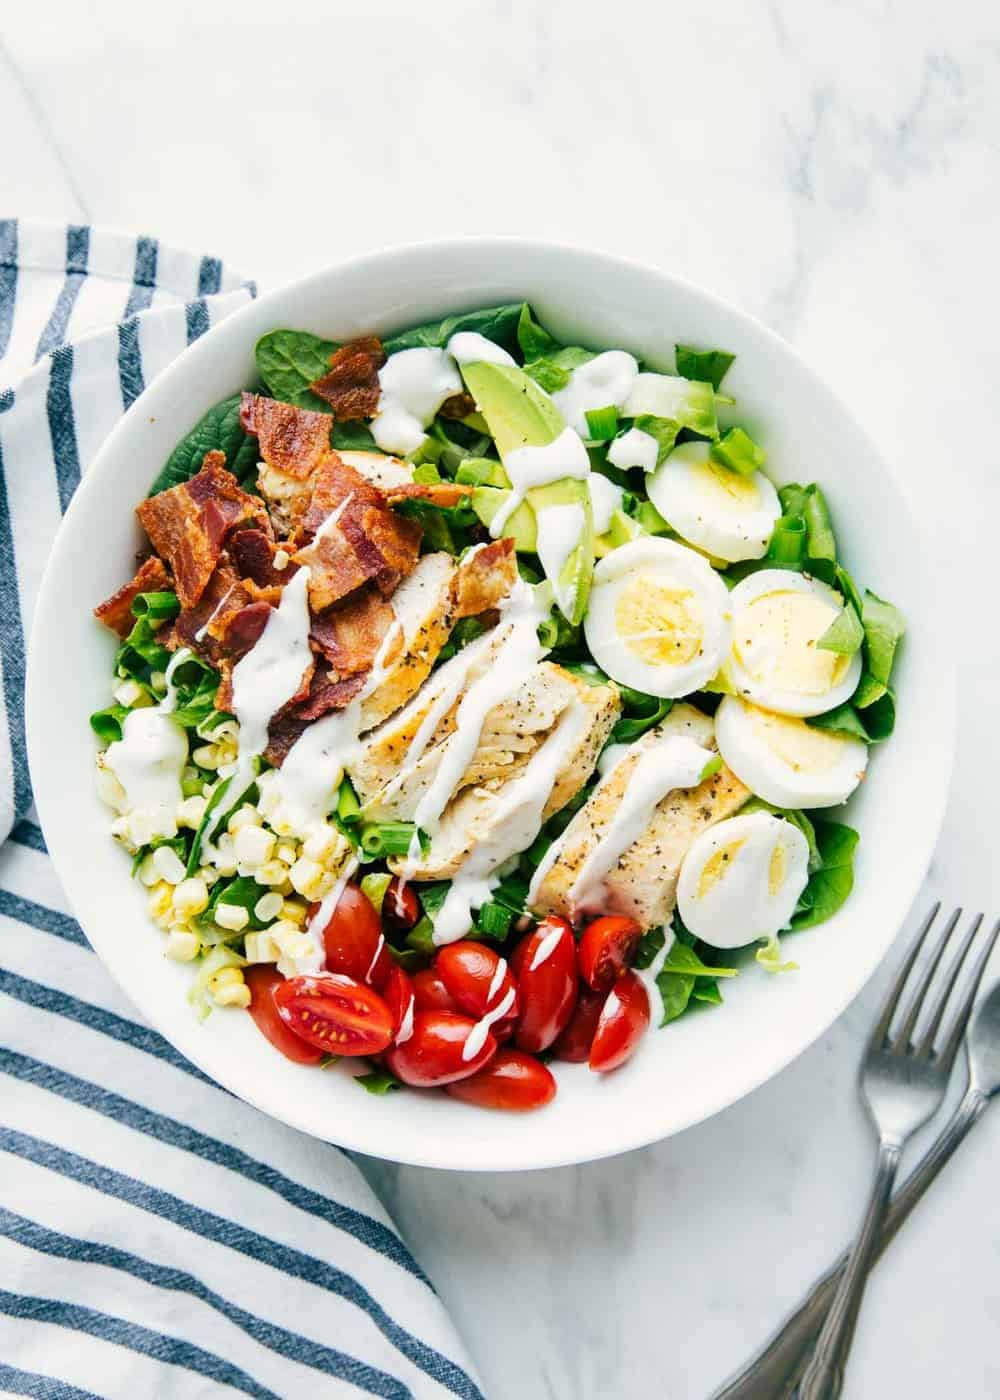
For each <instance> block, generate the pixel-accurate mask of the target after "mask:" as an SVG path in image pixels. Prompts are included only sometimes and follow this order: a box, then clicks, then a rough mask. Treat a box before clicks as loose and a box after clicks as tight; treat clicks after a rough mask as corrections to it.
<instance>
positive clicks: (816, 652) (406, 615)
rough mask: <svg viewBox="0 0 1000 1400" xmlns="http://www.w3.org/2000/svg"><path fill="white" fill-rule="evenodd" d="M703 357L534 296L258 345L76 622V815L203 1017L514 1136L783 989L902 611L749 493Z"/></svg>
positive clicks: (842, 844)
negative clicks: (86, 797)
mask: <svg viewBox="0 0 1000 1400" xmlns="http://www.w3.org/2000/svg"><path fill="white" fill-rule="evenodd" d="M733 358H734V357H733V356H732V355H730V354H728V353H727V352H725V351H723V350H718V349H711V348H696V347H691V346H687V345H682V344H678V345H676V346H675V350H674V364H673V365H672V366H671V368H670V370H669V371H664V370H661V369H657V368H654V367H653V366H651V365H647V364H643V363H642V362H641V361H640V360H639V359H638V358H637V357H636V356H634V355H633V354H631V353H629V352H628V351H625V350H620V349H610V350H594V349H590V348H584V347H581V346H576V345H567V344H563V343H561V342H560V341H558V340H557V339H556V338H555V337H554V336H553V335H552V334H551V333H550V332H549V331H548V330H547V329H546V328H545V327H544V326H543V325H542V323H541V322H540V321H539V319H538V318H537V317H536V315H535V313H534V311H533V310H532V308H531V307H530V306H529V305H528V304H526V303H519V304H513V305H505V306H500V307H491V308H487V309H485V310H479V311H473V312H470V313H466V314H464V315H459V316H453V317H449V318H448V319H446V320H444V321H441V322H438V323H435V324H432V325H425V326H419V327H417V328H416V329H414V330H410V331H407V332H404V333H402V334H398V335H395V336H391V337H389V338H387V339H386V340H384V341H383V340H381V339H379V338H378V337H376V336H374V335H371V336H366V337H363V338H361V339H358V340H355V341H352V342H350V343H348V344H337V343H334V342H331V341H325V340H323V339H321V338H319V337H317V336H315V335H312V334H309V333H306V332H302V331H296V330H285V329H279V330H275V331H272V332H270V333H269V334H267V335H265V336H264V337H263V338H262V339H261V340H260V342H259V343H258V345H257V350H256V359H257V370H258V377H259V383H258V384H257V385H255V386H254V387H253V388H252V389H248V390H247V391H245V392H242V393H239V394H236V395H234V396H232V397H231V398H229V399H226V400H225V401H223V402H222V403H220V404H218V405H216V406H215V407H214V408H213V409H211V410H210V411H209V412H208V413H207V414H206V415H205V416H204V417H203V418H202V419H201V421H200V422H198V423H197V424H196V425H195V427H194V428H193V429H192V431H191V432H190V433H189V434H188V436H187V437H186V438H184V439H183V440H182V441H181V442H180V443H179V444H178V445H177V447H176V448H175V450H174V451H173V453H172V454H171V456H170V458H169V460H168V461H167V462H166V463H165V464H164V466H163V468H162V470H161V471H160V473H159V475H158V476H157V478H156V480H155V482H154V484H153V486H152V489H151V491H150V493H149V495H148V496H147V497H146V498H145V499H144V500H142V501H141V502H140V503H139V505H138V506H137V508H136V513H137V516H138V519H139V522H140V524H141V526H142V527H143V530H144V531H145V534H146V536H147V537H148V541H149V546H148V548H147V549H146V550H145V551H144V552H143V555H142V556H141V557H140V559H139V561H138V567H137V570H136V573H135V575H134V577H133V578H132V579H131V580H130V581H129V582H128V583H126V584H125V585H124V586H123V587H122V588H121V589H119V591H118V592H117V593H115V594H114V596H113V597H111V598H109V599H108V600H107V601H106V602H104V603H102V604H100V605H99V606H98V607H97V608H96V609H95V613H96V616H97V618H98V619H99V620H100V622H102V623H103V624H104V625H105V626H106V627H108V628H110V629H111V630H112V631H113V632H115V633H116V634H117V636H118V639H119V644H118V649H117V652H116V655H115V661H114V678H113V686H112V703H111V704H110V705H109V706H108V707H107V708H105V709H102V710H100V711H99V712H97V713H96V714H94V715H93V716H92V717H91V725H92V727H93V729H94V731H95V733H96V735H97V737H98V740H99V741H100V746H101V747H100V749H99V752H98V754H97V783H98V790H99V794H100V796H101V797H102V799H103V800H104V801H105V802H106V803H107V804H108V806H109V807H110V808H111V809H112V812H113V814H114V815H113V820H112V822H111V831H112V834H113V836H114V838H115V839H116V840H117V841H118V842H119V843H120V845H121V846H122V847H123V849H124V850H125V851H126V852H127V853H128V855H129V856H130V858H131V861H132V871H133V874H134V876H135V877H136V878H137V879H138V880H139V881H141V883H142V885H143V886H145V887H146V889H147V891H148V907H149V913H150V916H151V919H152V921H153V923H154V924H155V925H156V926H157V927H158V928H159V929H161V930H162V931H163V934H164V935H165V938H164V952H165V954H166V956H167V957H168V958H171V959H173V960H175V961H178V962H182V963H190V964H191V965H192V978H191V985H190V993H189V995H190V1000H191V1002H192V1006H193V1008H194V1010H195V1011H196V1013H197V1014H199V1015H201V1016H205V1015H207V1014H208V1012H209V1011H211V1010H212V1009H213V1008H219V1007H227V1008H234V1009H244V1010H247V1011H249V1013H250V1015H251V1017H252V1018H253V1020H254V1022H255V1023H256V1025H257V1027H258V1028H259V1029H260V1031H261V1032H262V1033H263V1034H264V1035H265V1036H266V1037H267V1038H268V1039H269V1040H270V1041H271V1042H272V1044H273V1045H274V1046H275V1047H276V1048H277V1049H278V1050H279V1051H281V1052H282V1053H283V1054H285V1055H286V1056H288V1057H289V1058H291V1059H293V1060H296V1061H298V1062H300V1063H302V1064H307V1065H314V1066H315V1065H329V1064H331V1063H335V1062H337V1061H346V1062H347V1063H349V1064H350V1065H352V1066H353V1067H354V1068H355V1070H356V1071H360V1072H358V1073H357V1074H356V1077H357V1078H358V1080H359V1082H360V1083H361V1084H362V1085H363V1087H365V1088H366V1089H368V1090H370V1091H371V1092H374V1093H385V1092H387V1091H388V1090H390V1089H394V1088H396V1087H398V1086H399V1085H409V1086H413V1087H421V1088H430V1087H442V1088H444V1089H445V1090H446V1092H447V1093H449V1094H450V1095H452V1096H453V1097H456V1098H459V1099H463V1100H465V1101H467V1102H470V1103H474V1104H479V1105H483V1106H488V1107H498V1108H506V1109H514V1110H517V1109H527V1108H536V1107H539V1106H541V1105H543V1104H544V1103H547V1102H548V1101H549V1100H550V1099H551V1098H552V1096H553V1095H554V1094H555V1092H556V1087H557V1085H556V1080H555V1078H554V1076H553V1074H552V1071H551V1069H550V1068H549V1062H550V1061H551V1060H553V1059H561V1060H567V1061H578V1062H586V1063H587V1064H588V1065H589V1067H590V1069H591V1070H592V1071H594V1072H597V1073H607V1072H609V1071H611V1070H614V1069H617V1068H618V1067H619V1066H621V1065H622V1064H624V1063H625V1061H626V1060H627V1059H628V1058H629V1057H630V1055H631V1054H632V1053H633V1052H634V1051H635V1049H636V1047H637V1045H638V1044H639V1042H640V1040H641V1039H642V1037H643V1036H644V1034H645V1032H646V1031H647V1028H648V1027H649V1026H650V1025H651V1024H652V1023H654V1022H655V1023H656V1024H658V1025H664V1026H665V1025H668V1024H670V1023H671V1022H674V1021H676V1020H677V1018H678V1017H680V1016H684V1015H688V1014H691V1013H692V1012H694V1011H695V1010H696V1009H699V1008H701V1009H704V1008H707V1007H711V1006H718V1005H719V1004H720V1003H721V1002H722V1000H723V992H722V987H723V985H724V984H725V983H726V981H728V980H729V979H732V978H734V977H736V976H738V975H741V976H756V975H765V974H767V973H772V974H773V973H778V972H785V973H790V972H792V971H794V969H795V964H794V962H793V961H791V959H790V957H789V942H790V940H788V939H785V938H784V935H785V934H786V933H794V932H797V931H799V930H801V929H804V928H807V927H809V926H811V925H814V924H818V923H820V922H822V921H823V920H824V919H826V918H829V917H830V916H831V915H832V914H833V913H835V912H836V910H837V909H838V908H839V907H840V906H841V905H842V903H843V902H844V900H845V899H846V898H847V897H848V895H849V894H850V890H851V885H852V863H853V858H854V851H855V847H856V844H857V839H858V838H857V834H856V833H855V832H854V831H853V830H852V829H851V828H850V827H849V826H847V825H846V824H844V823H843V822H842V821H838V820H831V819H830V816H829V809H832V808H836V807H838V806H839V805H840V804H842V803H843V802H845V801H846V800H847V798H848V797H850V795H851V793H852V792H853V791H854V790H855V789H856V787H857V786H858V784H859V783H860V782H861V781H862V780H863V779H864V778H865V775H866V769H867V765H868V759H869V753H870V749H871V746H872V745H873V744H875V743H878V742H880V741H882V740H884V739H886V738H888V737H889V735H890V734H891V732H892V727H893V723H894V717H895V695H894V691H893V687H892V669H893V663H894V658H895V653H896V650H897V646H898V643H899V641H900V638H901V637H902V634H903V623H902V619H901V617H900V615H899V613H898V611H897V610H896V609H895V608H894V607H893V606H892V605H891V604H890V603H888V602H886V601H885V600H884V599H882V598H880V597H878V596H877V595H876V594H874V593H872V592H871V591H869V590H867V589H864V588H862V587H861V586H860V585H859V584H858V583H857V582H856V581H855V580H854V578H853V577H852V576H851V574H850V573H849V572H848V570H847V569H846V567H845V565H844V563H843V561H842V559H841V558H840V555H839V552H838V544H837V540H836V538H835V534H834V528H833V522H832V519H831V514H830V511H829V509H828V506H827V501H826V498H825V496H824V492H823V490H822V488H821V486H820V485H819V484H816V483H806V484H786V485H783V486H780V487H778V486H776V485H775V484H774V483H773V482H772V480H771V479H770V478H769V476H768V475H767V471H766V469H767V466H768V462H767V457H766V452H765V448H764V446H763V445H762V443H760V442H758V441H756V440H755V439H754V437H753V436H752V435H751V433H750V432H748V431H747V429H746V427H745V426H744V425H743V424H742V423H741V422H740V414H739V404H738V403H737V402H736V401H735V400H734V399H733V398H732V396H731V395H730V394H728V393H727V392H726V387H725V381H726V376H727V373H728V371H729V369H730V367H731V364H732V362H733ZM779 936H780V938H781V940H782V941H780V942H779Z"/></svg>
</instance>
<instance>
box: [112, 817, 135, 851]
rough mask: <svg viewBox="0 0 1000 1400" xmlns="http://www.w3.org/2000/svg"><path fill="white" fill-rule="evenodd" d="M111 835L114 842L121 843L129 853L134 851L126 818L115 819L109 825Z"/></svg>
mask: <svg viewBox="0 0 1000 1400" xmlns="http://www.w3.org/2000/svg"><path fill="white" fill-rule="evenodd" d="M111 835H112V836H113V837H114V838H115V840H116V841H123V842H124V843H125V845H126V846H127V847H128V848H129V850H130V851H134V850H135V847H134V846H133V845H132V839H131V837H130V836H129V825H128V817H116V818H115V820H114V821H113V822H112V823H111Z"/></svg>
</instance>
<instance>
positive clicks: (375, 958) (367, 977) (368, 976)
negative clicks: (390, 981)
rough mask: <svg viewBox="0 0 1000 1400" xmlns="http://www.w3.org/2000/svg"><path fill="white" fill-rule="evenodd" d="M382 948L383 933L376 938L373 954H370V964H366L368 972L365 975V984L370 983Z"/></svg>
mask: <svg viewBox="0 0 1000 1400" xmlns="http://www.w3.org/2000/svg"><path fill="white" fill-rule="evenodd" d="M384 947H385V934H384V933H380V934H379V936H378V942H377V943H376V944H375V951H374V953H372V960H371V962H370V963H369V964H368V971H367V972H366V973H365V981H366V982H370V981H371V977H372V973H373V972H374V971H375V964H376V963H377V962H378V960H379V957H380V956H381V953H382V949H383V948H384Z"/></svg>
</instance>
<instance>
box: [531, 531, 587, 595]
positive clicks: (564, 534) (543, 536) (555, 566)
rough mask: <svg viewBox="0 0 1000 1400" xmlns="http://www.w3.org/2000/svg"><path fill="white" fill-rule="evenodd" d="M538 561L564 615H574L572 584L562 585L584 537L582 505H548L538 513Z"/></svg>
mask: <svg viewBox="0 0 1000 1400" xmlns="http://www.w3.org/2000/svg"><path fill="white" fill-rule="evenodd" d="M536 519H537V524H538V544H537V548H538V558H539V561H540V562H541V565H542V568H543V569H544V571H545V577H546V578H547V579H551V580H552V587H553V590H554V592H555V599H556V603H557V604H558V606H559V609H560V611H561V612H562V613H563V614H566V613H568V612H572V598H571V597H570V596H568V595H570V594H572V592H573V585H572V582H571V583H570V585H569V586H568V587H567V586H566V585H564V584H563V583H562V571H563V569H564V568H565V566H566V562H567V560H568V559H569V557H570V555H571V554H572V553H573V551H574V549H576V547H577V545H578V544H579V543H580V540H581V538H582V536H583V531H584V527H585V525H586V523H587V520H586V516H585V515H584V510H583V506H581V505H564V506H546V507H545V508H544V509H543V510H540V511H538V512H537V513H536Z"/></svg>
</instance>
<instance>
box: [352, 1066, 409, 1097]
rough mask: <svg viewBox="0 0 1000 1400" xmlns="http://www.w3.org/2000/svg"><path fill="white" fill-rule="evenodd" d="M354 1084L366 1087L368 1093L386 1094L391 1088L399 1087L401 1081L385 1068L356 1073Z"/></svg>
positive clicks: (400, 1086)
mask: <svg viewBox="0 0 1000 1400" xmlns="http://www.w3.org/2000/svg"><path fill="white" fill-rule="evenodd" d="M354 1082H355V1084H360V1085H361V1087H362V1089H367V1091H368V1093H369V1094H388V1093H389V1091H390V1090H392V1089H401V1088H402V1087H403V1086H402V1083H401V1082H400V1080H398V1079H397V1078H396V1076H395V1075H394V1074H390V1073H389V1071H388V1070H385V1069H373V1070H370V1071H369V1072H368V1074H356V1075H355V1076H354Z"/></svg>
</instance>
